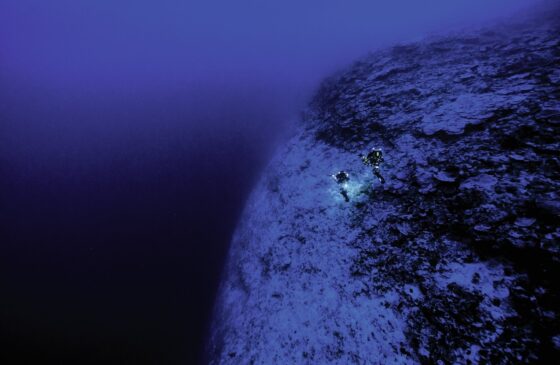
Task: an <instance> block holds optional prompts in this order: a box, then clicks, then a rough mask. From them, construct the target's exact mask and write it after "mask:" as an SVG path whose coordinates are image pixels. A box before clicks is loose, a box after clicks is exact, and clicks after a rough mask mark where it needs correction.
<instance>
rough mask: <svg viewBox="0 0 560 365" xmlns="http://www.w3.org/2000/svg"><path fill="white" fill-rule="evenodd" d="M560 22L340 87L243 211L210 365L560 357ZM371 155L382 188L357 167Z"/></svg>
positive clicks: (381, 69)
mask: <svg viewBox="0 0 560 365" xmlns="http://www.w3.org/2000/svg"><path fill="white" fill-rule="evenodd" d="M559 15H560V14H559V12H558V11H555V12H551V13H549V14H548V15H547V16H546V17H542V18H540V19H537V20H534V21H525V22H522V23H517V24H509V25H502V26H498V27H494V28H492V29H486V30H481V31H478V32H472V33H464V34H455V35H452V36H448V37H438V38H433V39H428V40H425V41H423V42H419V43H414V44H406V45H399V46H396V47H393V48H391V49H387V50H384V51H380V52H376V53H373V54H371V55H369V56H367V57H365V58H363V59H361V60H359V61H358V62H356V63H355V64H353V65H352V66H351V67H350V68H349V69H347V70H345V71H344V72H341V73H339V74H337V75H334V76H333V77H331V78H329V79H328V80H326V81H325V82H324V83H323V85H322V87H321V89H320V90H319V92H318V93H317V95H316V97H315V99H314V100H313V102H312V103H311V104H310V106H309V108H308V110H307V111H306V113H305V116H304V120H303V121H302V124H301V126H300V128H299V130H298V132H297V134H296V135H295V136H294V137H293V138H292V139H291V140H290V141H289V142H288V143H286V145H285V146H284V147H283V148H282V149H281V150H280V151H278V153H277V154H276V156H275V158H274V159H273V161H272V162H271V163H270V165H269V166H268V168H267V170H266V171H265V173H264V174H263V176H262V178H261V180H260V182H259V184H258V185H257V187H256V188H255V190H254V191H253V193H252V195H251V197H250V199H249V201H248V203H247V205H246V208H245V211H244V214H243V218H242V220H241V222H240V223H239V226H238V228H237V231H236V233H235V235H234V238H233V241H232V245H231V248H230V255H229V259H228V264H227V267H226V272H225V276H224V280H223V282H222V285H221V289H220V294H219V301H218V303H217V306H216V311H215V318H214V326H213V331H212V336H211V339H210V342H209V350H208V351H209V355H210V357H211V361H210V362H211V363H212V364H451V363H454V364H455V363H457V364H469V363H470V364H478V363H492V364H514V363H550V362H548V361H549V360H550V359H554V358H555V359H557V358H558V356H560V320H559V314H560V313H559V310H560V298H559V295H560V290H559V289H560V288H559V283H558V278H559V277H560V264H559V262H560V225H559V222H560V196H559V192H560V158H559V154H558V151H559V150H560V138H559V136H560V69H559V67H558V65H560V16H559ZM371 147H378V148H381V149H382V150H383V153H384V160H385V162H384V163H383V164H382V166H381V173H382V174H383V176H384V178H385V180H386V182H385V183H384V184H381V183H380V182H379V181H378V179H376V178H375V177H374V176H373V175H372V173H371V170H370V169H368V168H367V167H366V166H364V165H363V164H362V161H361V160H360V158H359V157H358V154H359V153H362V152H364V151H367V150H368V149H370V148H371ZM339 170H345V171H347V172H348V175H349V181H348V182H347V183H346V185H345V187H344V188H345V190H346V192H347V195H348V197H349V202H346V201H345V199H344V197H343V196H342V194H341V193H340V188H339V186H338V185H337V184H336V182H335V181H333V179H331V178H330V175H331V174H333V173H336V172H337V171H339Z"/></svg>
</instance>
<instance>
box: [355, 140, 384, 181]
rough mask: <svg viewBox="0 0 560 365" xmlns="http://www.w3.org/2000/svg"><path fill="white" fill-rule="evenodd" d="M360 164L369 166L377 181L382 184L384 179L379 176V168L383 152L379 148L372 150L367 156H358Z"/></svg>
mask: <svg viewBox="0 0 560 365" xmlns="http://www.w3.org/2000/svg"><path fill="white" fill-rule="evenodd" d="M360 158H361V159H362V162H363V163H364V165H366V166H370V167H371V169H372V172H373V174H374V175H375V176H376V177H377V178H378V179H379V182H380V183H382V184H384V183H385V179H384V178H383V176H381V169H380V168H379V166H380V165H381V163H382V162H383V152H382V151H381V149H380V148H372V149H371V151H369V153H368V154H367V155H365V156H364V155H362V154H360Z"/></svg>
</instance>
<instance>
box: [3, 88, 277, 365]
mask: <svg viewBox="0 0 560 365" xmlns="http://www.w3.org/2000/svg"><path fill="white" fill-rule="evenodd" d="M21 95H23V96H25V98H23V99H18V95H17V94H16V95H15V96H14V94H11V95H4V97H5V98H4V100H7V99H8V100H10V103H9V104H8V103H4V104H3V105H2V108H1V109H0V116H1V118H2V120H3V124H2V136H3V137H2V145H1V146H0V156H1V164H0V168H1V176H2V178H1V180H0V201H1V205H0V228H1V233H2V246H1V252H2V253H1V256H0V278H1V288H2V300H1V303H0V308H1V310H0V320H1V322H2V326H1V328H2V330H1V338H0V342H1V343H2V344H3V345H2V348H3V350H2V354H1V355H0V356H2V357H9V358H11V360H12V361H13V360H14V359H19V360H20V361H19V363H22V364H24V363H34V362H35V361H40V362H41V363H57V364H59V363H65V364H84V363H88V364H100V363H103V364H113V363H115V364H117V363H118V364H129V363H134V364H143V363H146V364H156V363H158V364H161V363H165V364H175V363H176V364H180V363H181V364H185V363H194V362H195V361H196V359H197V357H198V356H199V354H200V349H201V346H202V342H203V339H204V336H203V334H204V331H205V326H206V324H207V321H208V318H209V315H210V312H211V308H212V301H213V296H214V293H215V290H216V286H217V284H218V278H219V274H220V272H221V267H222V262H223V259H224V255H225V253H226V250H227V245H228V243H229V239H230V236H231V233H232V230H233V228H234V226H235V223H236V220H237V218H238V215H239V213H240V210H241V208H242V205H243V202H244V199H245V197H246V196H247V193H248V191H249V189H250V187H251V185H252V183H253V181H254V179H255V176H256V173H257V171H258V169H259V167H260V166H261V165H262V163H263V162H264V161H265V159H266V156H267V153H268V152H267V151H269V150H270V149H268V148H267V147H266V146H268V145H269V144H270V142H271V140H273V139H274V134H275V132H274V131H273V130H270V129H267V131H263V130H256V129H257V128H256V127H254V126H253V127H252V128H249V127H244V125H245V124H244V123H243V120H247V119H249V120H254V119H255V118H263V119H266V118H270V117H271V115H270V112H268V113H267V112H266V111H262V110H258V108H257V109H256V110H255V108H249V107H248V106H247V105H244V104H243V102H242V101H241V100H235V99H236V98H235V97H233V96H232V97H231V99H232V100H234V102H235V103H236V104H237V106H238V107H239V108H238V107H233V106H232V105H229V104H227V103H217V104H216V105H217V106H218V107H221V108H222V111H220V110H218V111H216V112H209V111H206V112H205V113H202V112H201V111H200V110H196V109H195V108H193V107H192V106H191V107H190V109H189V107H188V105H187V106H185V104H187V102H186V101H183V102H178V100H177V98H175V97H171V98H169V100H165V98H160V100H154V99H152V98H150V100H151V103H150V102H148V100H145V99H144V98H140V99H139V100H127V99H122V100H113V101H112V102H111V103H110V105H107V104H103V103H102V101H100V100H98V99H95V98H93V99H90V100H83V99H82V98H78V99H76V100H74V99H72V98H71V97H69V96H68V95H65V98H64V99H60V98H59V97H57V95H50V97H49V98H47V99H46V100H45V98H44V96H41V95H39V96H33V95H30V94H29V93H24V94H21ZM10 98H11V99H10ZM255 98H257V96H255ZM181 99H183V100H189V98H188V96H184V97H181ZM119 102H120V103H122V104H121V105H119ZM261 102H263V103H265V102H266V100H262V98H261ZM268 105H269V106H270V103H268ZM244 109H245V110H247V109H250V111H245V110H244ZM184 113H187V114H188V115H184ZM224 113H227V115H224ZM226 117H227V118H232V119H235V118H238V119H239V120H238V122H237V123H233V124H234V125H236V127H237V128H236V130H231V129H230V130H220V129H218V131H221V132H223V133H220V134H216V133H215V132H216V128H215V126H212V124H213V123H218V124H219V125H220V126H221V128H224V129H227V128H228V127H227V123H222V122H220V118H226ZM190 118H199V120H198V121H197V122H196V123H192V119H190ZM200 118H204V119H202V120H200ZM184 120H190V121H191V123H185V122H184ZM193 125H198V127H194V126H193ZM209 126H210V127H209ZM265 141H266V146H265V144H264V142H265ZM3 363H6V362H3ZM9 363H11V362H9Z"/></svg>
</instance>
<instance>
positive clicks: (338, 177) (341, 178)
mask: <svg viewBox="0 0 560 365" xmlns="http://www.w3.org/2000/svg"><path fill="white" fill-rule="evenodd" d="M332 178H333V179H334V181H336V183H337V184H338V185H339V186H340V195H342V197H343V198H344V200H345V201H346V202H349V201H350V197H349V196H348V192H347V191H346V183H347V182H348V181H349V180H350V176H348V173H347V172H346V171H339V172H337V173H336V174H334V175H332Z"/></svg>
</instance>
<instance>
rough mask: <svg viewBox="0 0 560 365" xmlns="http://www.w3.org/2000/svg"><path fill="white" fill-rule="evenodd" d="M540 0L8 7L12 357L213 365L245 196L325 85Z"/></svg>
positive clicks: (1, 27)
mask: <svg viewBox="0 0 560 365" xmlns="http://www.w3.org/2000/svg"><path fill="white" fill-rule="evenodd" d="M532 3H534V1H529V0H458V1H449V0H447V1H444V0H432V1H412V0H390V1H389V0H383V1H373V0H372V1H364V0H354V1H334V0H323V1H302V0H300V1H289V0H284V1H275V2H272V1H268V2H266V1H216V0H215V1H212V0H207V1H197V2H194V1H179V0H167V1H166V0H160V1H144V0H136V1H131V0H130V1H123V0H106V1H105V0H95V1H94V0H92V1H78V0H67V1H62V0H50V1H45V0H31V1H28V0H13V1H12V0H3V1H2V2H0V234H1V235H2V236H1V237H0V238H1V240H0V250H1V251H0V293H1V294H0V295H1V298H0V343H1V344H2V346H1V347H2V350H1V351H0V353H1V354H0V357H5V359H1V358H0V360H3V361H2V364H11V363H17V362H14V360H15V359H19V362H20V363H30V361H32V360H34V361H37V360H39V359H41V360H42V361H41V362H37V363H43V364H44V363H57V364H61V363H69V364H82V363H88V364H89V363H91V364H111V363H118V364H144V363H145V364H185V363H193V362H195V361H196V360H197V359H199V358H200V353H201V352H200V349H201V347H202V345H203V340H204V332H205V329H206V326H207V324H208V318H209V315H210V312H211V306H212V301H213V297H214V293H215V290H216V286H217V283H218V280H219V275H220V270H221V267H222V263H223V259H224V257H225V253H226V251H227V245H228V243H229V238H230V236H231V233H232V230H233V229H234V227H235V224H236V220H237V218H238V215H239V213H240V211H241V209H242V207H243V202H244V200H245V199H246V196H247V194H248V192H249V191H250V189H251V185H252V183H253V182H254V180H255V178H256V177H257V176H258V171H259V169H260V168H261V167H262V165H263V163H265V162H266V159H267V158H268V156H269V153H270V151H271V150H272V147H273V146H274V144H275V143H276V142H277V141H278V140H281V137H282V136H283V135H284V134H285V132H286V130H288V129H289V127H290V125H291V122H290V121H293V120H294V119H295V118H296V117H297V112H298V111H299V110H300V109H301V107H302V106H303V105H305V102H306V100H307V98H308V97H309V95H310V94H311V93H312V91H313V90H314V88H315V87H316V86H317V84H318V82H319V81H320V80H321V78H323V77H324V76H325V75H327V74H328V73H330V72H332V71H333V70H336V69H337V68H339V67H342V66H343V65H345V64H347V63H348V62H350V61H352V60H353V59H355V58H356V57H358V56H360V55H363V54H364V53H366V52H368V51H370V50H373V49H375V48H378V47H382V46H385V45H389V44H392V43H394V42H396V41H402V40H414V39H419V38H421V37H422V36H424V35H426V34H429V33H431V32H445V31H447V30H449V29H456V28H460V27H464V26H474V25H479V24H483V23H486V22H493V21H496V19H498V18H500V17H505V16H509V15H511V14H514V13H517V12H521V13H523V11H520V9H523V8H524V7H526V6H528V5H531V4H532ZM6 349H7V350H6ZM5 360H10V362H7V361H5Z"/></svg>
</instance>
